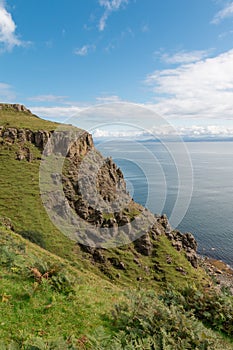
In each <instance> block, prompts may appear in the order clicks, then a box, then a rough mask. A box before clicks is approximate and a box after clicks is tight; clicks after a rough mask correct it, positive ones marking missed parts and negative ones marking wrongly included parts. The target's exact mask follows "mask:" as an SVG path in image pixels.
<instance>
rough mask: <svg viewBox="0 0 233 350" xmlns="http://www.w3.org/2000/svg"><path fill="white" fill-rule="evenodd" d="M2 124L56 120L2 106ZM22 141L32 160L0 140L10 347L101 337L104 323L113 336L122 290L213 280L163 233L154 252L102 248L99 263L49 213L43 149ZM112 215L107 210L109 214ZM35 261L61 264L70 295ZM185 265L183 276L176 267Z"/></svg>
mask: <svg viewBox="0 0 233 350" xmlns="http://www.w3.org/2000/svg"><path fill="white" fill-rule="evenodd" d="M0 126H5V127H17V128H28V129H30V130H39V129H43V130H54V129H55V128H56V127H57V126H58V124H56V123H51V122H48V121H44V120H42V119H39V118H37V117H36V116H33V115H31V114H29V113H24V112H20V113H19V112H16V111H13V110H11V109H9V110H0ZM25 146H27V147H29V148H30V151H31V152H32V154H33V158H34V160H33V161H32V162H28V161H26V160H23V161H18V160H16V153H17V151H18V150H19V147H20V146H19V144H17V143H15V144H12V145H10V144H6V143H2V144H0V164H1V167H0V218H1V217H2V218H9V219H10V220H11V222H12V223H13V226H14V229H15V233H14V232H12V231H9V230H6V229H5V228H4V227H3V226H1V219H0V339H1V340H2V341H4V342H5V343H6V344H9V343H10V341H11V340H13V341H15V342H17V343H18V344H21V345H20V346H21V348H22V344H23V343H25V342H27V341H30V339H32V338H33V339H34V338H35V337H37V338H39V339H40V340H43V341H47V340H48V339H51V338H54V339H58V338H65V339H68V338H70V337H71V338H72V337H73V338H74V339H76V340H77V339H79V338H82V337H83V336H87V335H94V336H96V332H97V330H98V329H99V328H100V327H102V329H103V331H104V334H107V336H112V335H113V333H114V331H115V330H116V329H115V326H114V323H113V320H112V317H111V310H112V309H113V308H114V305H115V304H116V303H117V304H119V303H120V302H121V301H122V300H127V297H125V296H124V294H123V291H125V290H130V293H131V292H132V293H133V292H135V290H140V291H142V290H148V289H153V290H154V291H156V292H157V293H160V292H161V291H162V290H164V289H166V288H167V287H168V286H169V285H172V286H174V288H175V289H176V290H181V289H184V288H185V287H186V286H187V284H189V285H194V286H195V288H200V289H202V288H203V287H205V286H206V285H207V284H208V283H209V278H208V277H207V275H206V274H205V273H204V271H203V270H202V269H197V270H196V269H193V268H192V267H191V265H190V263H189V262H188V261H187V259H186V258H185V256H184V254H183V253H179V252H177V251H176V250H175V249H174V248H173V247H172V246H171V243H170V242H169V241H168V239H167V238H166V237H165V236H160V237H159V240H157V241H154V242H153V243H154V250H153V253H152V256H151V257H146V256H143V255H141V254H139V253H138V252H137V251H136V250H135V247H134V245H133V244H130V245H127V246H123V247H119V248H116V249H111V250H103V251H102V254H103V255H104V258H105V262H103V263H97V262H94V261H93V257H92V256H90V255H89V254H88V253H84V252H83V251H82V250H81V248H80V247H79V245H77V244H75V242H73V241H71V240H69V239H68V238H67V237H66V236H64V235H63V234H62V233H61V232H60V231H59V230H58V229H57V228H56V227H55V226H54V225H53V223H52V222H51V221H50V219H49V217H48V216H47V213H46V211H45V209H44V207H43V204H42V201H41V198H40V189H39V167H40V158H41V152H40V151H39V150H38V149H37V148H36V147H35V146H33V145H32V144H30V143H27V144H26V145H25ZM65 166H66V164H65ZM140 210H141V207H140V206H139V205H137V204H134V203H131V204H130V206H129V208H128V209H127V210H126V211H125V212H124V214H125V215H128V216H129V218H130V219H133V217H134V216H137V215H138V214H139V213H140ZM111 217H112V216H111V214H109V216H106V217H105V219H110V218H111ZM20 233H21V234H24V235H27V237H29V238H30V235H31V236H32V235H34V241H35V242H37V243H38V244H42V243H43V244H42V245H43V247H44V248H45V249H42V248H41V247H39V246H37V245H35V244H33V243H31V242H29V241H27V240H25V239H23V238H22V237H21V236H20V235H19V234H20ZM31 238H33V237H31ZM168 256H169V258H170V264H169V263H168V259H167V257H168ZM38 264H47V265H48V266H57V265H59V266H62V274H64V276H65V277H66V276H67V278H68V280H69V278H70V280H71V281H72V291H73V292H72V293H70V294H69V293H68V294H67V293H64V292H63V291H61V290H57V289H54V285H53V284H51V283H52V282H51V281H50V280H48V281H46V280H44V281H43V283H42V284H39V285H38V283H37V284H36V283H35V280H34V279H33V277H32V276H30V274H29V272H30V267H31V268H32V267H35V266H37V265H38ZM119 264H120V265H119ZM114 265H115V266H114ZM180 267H182V269H183V270H184V271H185V274H182V273H181V272H179V271H177V268H180ZM55 282H56V281H55ZM55 282H54V283H55ZM64 283H65V282H64ZM71 338H70V339H71ZM73 338H72V339H73ZM58 348H59V347H58ZM60 348H61V347H60ZM62 348H63V347H62ZM0 349H1V343H0ZM32 349H35V348H27V350H32ZM36 349H39V350H40V349H50V348H49V347H39V348H36ZM103 349H104V348H103ZM107 349H108V347H107ZM119 349H120V348H119ZM4 350H5V349H4ZM64 350H65V349H64Z"/></svg>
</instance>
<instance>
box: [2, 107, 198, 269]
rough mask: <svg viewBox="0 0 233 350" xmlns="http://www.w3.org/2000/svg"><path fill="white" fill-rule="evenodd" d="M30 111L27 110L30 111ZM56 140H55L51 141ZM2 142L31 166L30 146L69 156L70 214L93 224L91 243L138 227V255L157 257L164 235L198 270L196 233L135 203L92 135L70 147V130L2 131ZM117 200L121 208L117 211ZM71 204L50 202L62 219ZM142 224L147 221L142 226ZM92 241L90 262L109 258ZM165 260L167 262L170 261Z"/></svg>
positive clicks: (64, 179) (87, 248)
mask: <svg viewBox="0 0 233 350" xmlns="http://www.w3.org/2000/svg"><path fill="white" fill-rule="evenodd" d="M14 106H15V107H14V108H15V109H16V110H20V111H25V107H23V106H19V105H14ZM0 107H1V105H0ZM4 108H5V107H4ZM11 108H12V106H11ZM26 112H29V111H28V110H27V109H26ZM54 139H55V140H56V142H54V141H53V140H54ZM0 140H1V141H0V142H1V143H2V144H7V145H13V144H14V145H17V146H18V147H17V150H16V159H17V160H19V161H21V160H25V159H26V160H27V161H29V162H31V161H33V160H34V157H33V152H32V151H31V149H30V147H28V144H32V145H34V146H35V147H37V148H38V149H39V150H40V151H41V152H42V151H43V150H45V153H46V155H50V154H55V155H59V154H62V155H63V156H64V157H65V158H66V161H65V166H64V168H63V173H62V186H63V190H64V194H65V198H66V201H67V203H68V205H69V206H70V207H71V208H72V210H74V211H75V212H76V214H77V215H78V216H79V217H81V218H82V219H83V220H84V221H86V222H87V223H89V224H90V225H92V227H93V233H92V235H93V242H94V241H95V238H96V237H94V235H95V233H94V232H95V230H96V228H98V229H111V230H110V232H111V235H112V238H114V237H115V236H117V235H119V232H121V234H122V232H123V234H124V235H126V236H128V237H129V238H130V237H131V234H132V231H133V230H134V231H135V229H138V231H140V230H141V231H140V235H139V236H138V239H136V240H135V241H134V242H133V247H134V249H135V252H137V253H138V254H142V255H144V256H153V255H155V254H156V242H157V241H158V240H159V239H160V237H161V236H162V235H165V236H166V237H168V239H169V240H170V241H171V244H172V246H173V247H174V248H175V249H176V250H177V251H179V252H185V255H186V257H187V259H188V261H189V262H190V263H191V264H192V266H193V267H195V268H196V267H197V254H196V250H197V243H196V241H195V239H194V237H193V235H192V234H190V233H186V234H182V233H180V232H179V231H174V230H173V229H172V228H171V226H170V224H169V222H168V220H167V218H166V216H165V215H163V216H161V217H160V216H154V215H152V214H151V213H149V212H148V211H145V210H144V208H143V207H141V206H140V205H138V204H136V203H135V202H134V201H133V199H132V198H130V196H129V194H128V192H127V189H126V184H125V181H124V177H123V174H122V172H121V170H120V169H119V168H118V167H117V166H116V164H115V163H114V162H113V161H112V159H111V158H107V159H104V158H103V157H102V156H101V154H100V153H99V152H98V151H96V150H95V148H94V144H93V140H92V137H91V135H90V134H88V133H87V132H85V131H83V130H79V131H78V137H75V138H74V140H73V142H71V144H70V130H63V131H46V130H38V131H31V130H28V129H17V128H4V127H0ZM86 158H88V162H87V167H86V168H85V167H84V166H83V164H84V163H85V162H84V160H85V159H86ZM80 174H81V175H80ZM51 177H52V181H53V184H55V185H56V182H57V181H58V180H59V175H58V174H56V172H54V173H52V174H51ZM90 188H95V191H96V193H95V194H94V193H93V192H92V191H90ZM119 193H120V200H119ZM117 198H118V201H117ZM119 202H120V207H118V204H119ZM67 203H65V204H64V203H63V202H61V203H60V204H59V202H56V203H53V204H52V205H54V208H55V207H56V210H57V212H59V215H61V216H64V219H65V218H66V215H67V214H66V210H65V207H64V206H65V205H67ZM100 203H101V205H100ZM59 206H60V207H59ZM109 208H110V209H109ZM142 213H143V220H144V221H146V220H147V219H148V218H151V217H153V220H154V221H153V225H151V226H150V228H149V229H147V230H146V231H144V232H143V231H142V229H141V227H140V225H139V223H138V222H137V221H138V218H139V217H140V216H142ZM144 224H145V222H143V225H144ZM143 227H146V226H145V225H144V226H143ZM94 229H95V230H94ZM101 232H102V231H101ZM110 238H111V237H110ZM93 242H90V235H89V243H90V244H86V245H85V244H80V247H81V249H82V250H83V251H84V252H85V253H87V254H89V256H90V258H91V259H93V260H94V261H96V262H98V263H100V264H101V263H102V262H103V261H105V259H106V257H105V250H104V249H99V248H95V244H92V243H93ZM135 259H137V256H136V255H135ZM167 259H168V260H169V257H167ZM111 263H112V265H113V266H115V265H117V266H115V267H116V268H119V266H121V268H122V269H123V265H122V264H121V265H119V264H120V262H119V261H118V262H117V263H116V261H115V260H114V261H113V260H112V262H111ZM168 263H169V262H168ZM181 270H182V267H181ZM181 272H182V271H181Z"/></svg>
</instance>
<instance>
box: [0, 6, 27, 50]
mask: <svg viewBox="0 0 233 350" xmlns="http://www.w3.org/2000/svg"><path fill="white" fill-rule="evenodd" d="M15 46H25V43H24V42H23V41H21V40H20V39H19V38H18V36H17V34H16V24H15V22H14V20H13V19H12V16H11V14H10V13H9V12H8V11H7V9H6V4H5V1H3V0H1V1H0V51H2V52H3V51H11V50H12V49H13V48H14V47H15Z"/></svg>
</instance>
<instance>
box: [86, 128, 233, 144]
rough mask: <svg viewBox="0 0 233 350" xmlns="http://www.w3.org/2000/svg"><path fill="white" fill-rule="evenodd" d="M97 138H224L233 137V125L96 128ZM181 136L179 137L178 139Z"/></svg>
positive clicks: (95, 135)
mask: <svg viewBox="0 0 233 350" xmlns="http://www.w3.org/2000/svg"><path fill="white" fill-rule="evenodd" d="M92 135H93V137H94V138H96V139H104V138H107V139H113V138H128V139H153V137H158V138H160V137H162V138H163V137H164V138H166V137H173V138H174V137H177V136H180V137H184V138H188V139H207V138H208V139H212V138H213V139H214V138H218V139H221V138H222V139H224V138H226V137H228V138H233V127H225V126H219V125H208V126H200V125H191V126H189V127H185V126H179V127H177V128H174V127H172V126H169V125H162V126H160V127H158V126H156V127H154V128H152V129H151V133H148V132H146V131H132V130H125V131H122V130H106V129H98V128H97V129H96V130H94V132H93V133H92ZM178 140H179V138H177V141H178Z"/></svg>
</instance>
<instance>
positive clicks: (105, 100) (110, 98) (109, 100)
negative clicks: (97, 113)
mask: <svg viewBox="0 0 233 350" xmlns="http://www.w3.org/2000/svg"><path fill="white" fill-rule="evenodd" d="M96 101H97V102H98V103H115V102H119V101H121V99H120V97H119V96H116V95H111V96H101V97H96Z"/></svg>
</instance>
